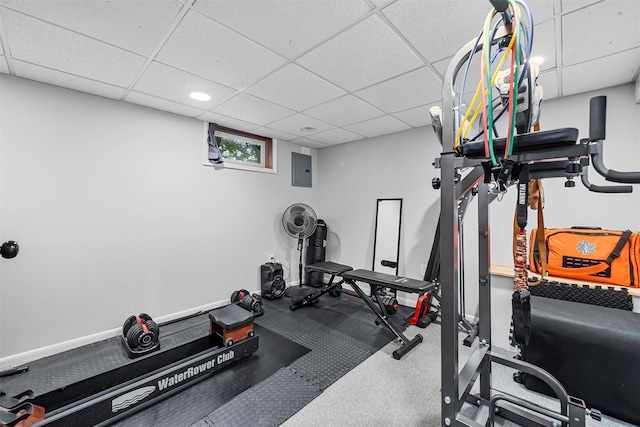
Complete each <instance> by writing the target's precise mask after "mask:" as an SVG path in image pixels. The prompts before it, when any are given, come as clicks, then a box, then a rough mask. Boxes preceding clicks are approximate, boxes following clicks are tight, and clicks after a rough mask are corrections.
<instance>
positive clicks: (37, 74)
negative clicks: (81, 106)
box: [13, 60, 125, 99]
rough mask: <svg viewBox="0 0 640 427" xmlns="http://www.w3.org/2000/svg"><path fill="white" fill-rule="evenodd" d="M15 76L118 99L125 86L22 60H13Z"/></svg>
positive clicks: (122, 93)
mask: <svg viewBox="0 0 640 427" xmlns="http://www.w3.org/2000/svg"><path fill="white" fill-rule="evenodd" d="M13 66H14V68H15V71H16V76H18V77H23V78H25V79H30V80H35V81H38V82H43V83H48V84H51V85H55V86H60V87H65V88H68V89H73V90H77V91H80V92H85V93H90V94H92V95H99V96H104V97H105V98H113V99H120V98H122V96H123V95H124V93H125V88H122V87H117V86H112V85H109V84H106V83H102V82H97V81H95V80H90V79H85V78H84V77H79V76H74V75H71V74H67V73H63V72H61V71H57V70H52V69H50V68H44V67H40V66H38V65H33V64H29V63H27V62H22V61H16V60H14V61H13Z"/></svg>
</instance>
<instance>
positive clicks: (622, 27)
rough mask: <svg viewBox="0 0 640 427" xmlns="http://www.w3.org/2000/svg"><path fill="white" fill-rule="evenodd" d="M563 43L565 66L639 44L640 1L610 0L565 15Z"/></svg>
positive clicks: (563, 20)
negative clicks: (603, 23) (604, 23)
mask: <svg viewBox="0 0 640 427" xmlns="http://www.w3.org/2000/svg"><path fill="white" fill-rule="evenodd" d="M602 22H606V23H607V25H602ZM562 43H563V51H562V53H563V64H562V65H564V66H568V65H574V64H578V63H580V62H584V61H589V60H591V59H595V58H600V57H602V56H606V55H610V54H612V53H617V52H622V51H625V50H627V49H631V48H634V47H636V46H638V45H640V2H639V1H637V0H616V1H607V2H602V3H597V4H594V5H592V6H589V7H586V8H584V9H580V10H577V11H575V12H571V13H569V14H567V15H563V16H562Z"/></svg>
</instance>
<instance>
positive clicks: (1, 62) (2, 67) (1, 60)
mask: <svg viewBox="0 0 640 427" xmlns="http://www.w3.org/2000/svg"><path fill="white" fill-rule="evenodd" d="M0 73H5V74H9V66H8V65H7V58H6V57H5V56H4V55H0Z"/></svg>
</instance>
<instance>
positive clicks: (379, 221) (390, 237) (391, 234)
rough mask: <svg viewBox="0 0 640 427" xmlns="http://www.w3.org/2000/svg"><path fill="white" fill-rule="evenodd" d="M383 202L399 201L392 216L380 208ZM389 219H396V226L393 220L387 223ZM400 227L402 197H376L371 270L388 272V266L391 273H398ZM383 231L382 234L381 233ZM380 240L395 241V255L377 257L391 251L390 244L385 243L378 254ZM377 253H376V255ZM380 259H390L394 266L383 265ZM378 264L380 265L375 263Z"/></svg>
mask: <svg viewBox="0 0 640 427" xmlns="http://www.w3.org/2000/svg"><path fill="white" fill-rule="evenodd" d="M385 202H399V203H398V208H397V211H396V212H397V215H396V212H393V214H394V215H393V216H392V217H389V215H388V213H387V212H385V211H384V209H381V204H384V203H385ZM389 221H397V226H396V224H395V222H393V223H391V224H389ZM401 228H402V199H401V198H396V199H378V200H377V202H376V225H375V232H374V239H373V266H372V271H377V272H379V273H390V270H389V269H390V268H391V269H393V274H394V275H396V276H397V275H398V264H399V262H398V261H399V258H400V232H401ZM383 233H384V234H383ZM381 242H395V245H394V248H393V249H395V257H394V258H393V259H388V258H389V257H385V258H383V259H378V256H382V255H384V254H385V253H387V254H388V253H389V252H390V251H392V249H391V248H390V245H389V244H388V243H387V246H389V247H388V248H385V250H384V253H383V254H382V255H380V252H381V251H380V250H379V249H380V248H379V245H380V243H381ZM377 254H378V255H377ZM382 261H391V262H394V263H395V268H393V267H385V266H382V265H381V264H380V263H381V262H382ZM376 264H380V265H376Z"/></svg>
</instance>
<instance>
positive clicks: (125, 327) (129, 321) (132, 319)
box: [122, 316, 136, 337]
mask: <svg viewBox="0 0 640 427" xmlns="http://www.w3.org/2000/svg"><path fill="white" fill-rule="evenodd" d="M134 323H136V316H129V318H128V319H127V320H125V322H124V325H122V334H123V335H124V336H125V337H126V336H127V332H129V329H131V326H132V325H133V324H134Z"/></svg>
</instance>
